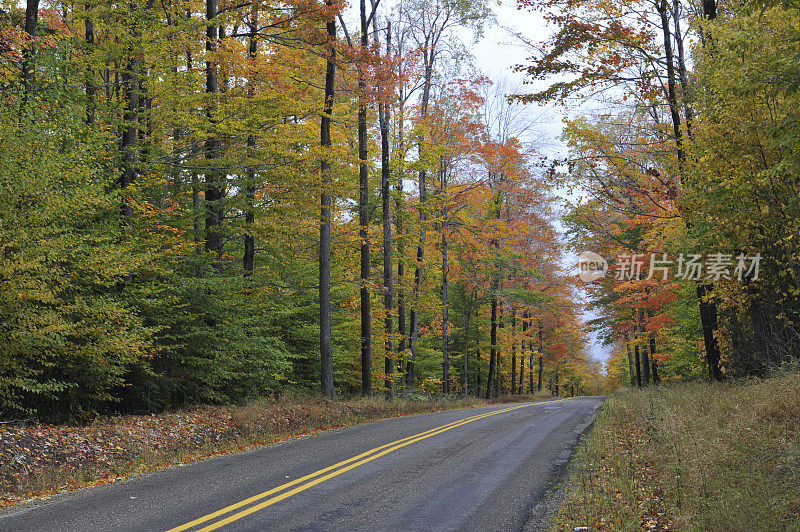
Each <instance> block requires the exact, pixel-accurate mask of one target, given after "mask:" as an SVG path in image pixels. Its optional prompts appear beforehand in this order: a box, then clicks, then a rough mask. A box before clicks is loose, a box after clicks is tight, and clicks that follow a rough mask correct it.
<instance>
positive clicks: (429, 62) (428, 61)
mask: <svg viewBox="0 0 800 532" xmlns="http://www.w3.org/2000/svg"><path fill="white" fill-rule="evenodd" d="M423 60H424V63H425V77H424V78H423V84H422V102H421V107H420V117H421V118H422V119H423V120H424V119H425V118H427V117H428V104H429V101H430V95H431V83H432V81H433V53H432V51H430V50H423ZM424 150H425V138H424V137H423V136H422V135H420V137H419V139H418V144H417V151H418V152H419V158H420V159H421V158H422V154H423V152H424ZM425 178H426V175H425V169H424V168H423V169H421V170H420V171H419V224H420V232H419V244H418V245H417V261H416V263H415V265H414V305H413V306H412V307H411V312H410V314H409V319H410V321H411V324H410V327H411V357H410V358H409V360H408V366H407V369H406V384H407V385H408V386H411V385H413V383H414V362H415V360H416V357H417V336H418V331H419V323H418V322H419V310H418V307H419V295H420V287H421V285H422V263H423V261H424V260H425V236H426V232H427V225H426V221H427V213H426V211H425V204H426V203H427V201H428V187H427V184H426V182H425Z"/></svg>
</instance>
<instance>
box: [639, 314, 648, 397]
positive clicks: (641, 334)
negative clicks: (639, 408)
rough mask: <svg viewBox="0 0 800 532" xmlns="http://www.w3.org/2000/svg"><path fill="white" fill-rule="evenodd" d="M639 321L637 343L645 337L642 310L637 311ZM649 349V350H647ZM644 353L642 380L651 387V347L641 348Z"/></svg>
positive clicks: (643, 346)
mask: <svg viewBox="0 0 800 532" xmlns="http://www.w3.org/2000/svg"><path fill="white" fill-rule="evenodd" d="M636 314H637V320H638V322H639V324H638V325H639V335H638V338H637V343H638V342H639V340H640V339H641V338H642V337H644V335H645V331H644V323H643V320H642V318H643V312H642V309H637V311H636ZM646 347H648V348H646ZM641 353H642V380H643V382H644V385H645V386H650V353H649V346H645V345H642V347H641Z"/></svg>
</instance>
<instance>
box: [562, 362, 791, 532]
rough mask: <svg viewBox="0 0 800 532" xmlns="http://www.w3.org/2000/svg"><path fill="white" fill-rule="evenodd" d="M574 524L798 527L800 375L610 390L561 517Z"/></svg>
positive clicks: (717, 528)
mask: <svg viewBox="0 0 800 532" xmlns="http://www.w3.org/2000/svg"><path fill="white" fill-rule="evenodd" d="M576 526H588V527H589V530H615V531H617V530H639V529H649V530H709V531H721V530H724V531H729V530H742V531H753V530H800V377H798V376H797V375H792V376H783V377H779V378H773V379H768V380H751V381H747V382H733V383H723V384H714V385H709V384H706V383H691V384H680V385H671V386H660V387H657V388H651V389H648V390H638V391H623V392H620V393H618V394H616V395H614V396H612V397H611V398H609V399H608V401H607V402H606V404H605V406H604V407H603V410H602V412H601V413H600V415H599V416H598V418H597V421H596V424H595V427H594V430H593V431H592V433H591V434H590V435H589V437H588V438H587V440H586V442H585V443H584V444H583V445H582V447H581V448H580V450H579V451H578V454H577V455H576V459H575V461H574V466H573V475H572V479H571V483H570V488H569V492H568V495H567V500H566V502H565V504H564V505H563V507H562V509H561V511H560V514H559V516H558V519H557V521H556V524H555V528H556V529H557V530H573V529H574V527H576Z"/></svg>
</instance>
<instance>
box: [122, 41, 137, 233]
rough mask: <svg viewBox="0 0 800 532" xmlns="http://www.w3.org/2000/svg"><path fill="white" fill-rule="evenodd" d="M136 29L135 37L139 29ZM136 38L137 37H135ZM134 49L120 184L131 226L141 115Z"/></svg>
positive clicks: (127, 78) (126, 83) (125, 78)
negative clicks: (130, 194)
mask: <svg viewBox="0 0 800 532" xmlns="http://www.w3.org/2000/svg"><path fill="white" fill-rule="evenodd" d="M133 31H134V37H136V33H137V31H138V30H133ZM134 40H135V39H134ZM137 63H138V61H137V58H136V52H135V51H134V50H130V49H129V50H128V59H127V64H126V68H125V70H124V71H123V72H122V76H121V80H122V95H123V98H124V100H125V110H124V111H123V126H122V138H121V146H120V148H121V151H122V173H121V175H120V179H119V185H120V189H121V190H122V191H123V192H122V206H121V212H122V224H123V226H124V227H130V226H131V225H132V224H133V207H132V206H131V202H130V199H129V198H128V194H127V189H128V187H129V186H130V185H131V183H133V181H134V179H135V176H136V163H137V160H138V157H137V155H136V145H137V143H138V129H139V122H138V115H139V95H140V94H141V86H140V80H139V77H138V72H139V70H140V69H139V67H138V64H137Z"/></svg>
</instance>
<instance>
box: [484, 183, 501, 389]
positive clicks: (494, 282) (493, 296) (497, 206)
mask: <svg viewBox="0 0 800 532" xmlns="http://www.w3.org/2000/svg"><path fill="white" fill-rule="evenodd" d="M494 175H495V173H494V172H489V180H490V181H491V180H492V178H493V177H494ZM497 186H498V190H496V191H495V197H494V199H493V203H494V213H493V215H494V218H495V219H497V220H499V219H500V215H501V213H502V212H503V211H502V206H503V197H502V192H501V191H500V190H499V187H500V185H499V184H498V185H497ZM490 246H491V247H492V249H494V250H495V253H497V250H498V249H499V247H500V243H499V242H498V240H497V238H492V240H491V242H490ZM498 288H499V281H498V279H497V277H496V275H494V274H493V275H492V279H491V281H490V282H489V290H490V294H489V301H490V304H491V309H492V321H491V324H490V333H489V335H490V337H491V349H490V352H489V377H488V381H487V384H488V385H487V387H486V398H487V399H488V398H489V397H490V395H491V392H492V388H495V389H497V380H498V376H497V290H498Z"/></svg>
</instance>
